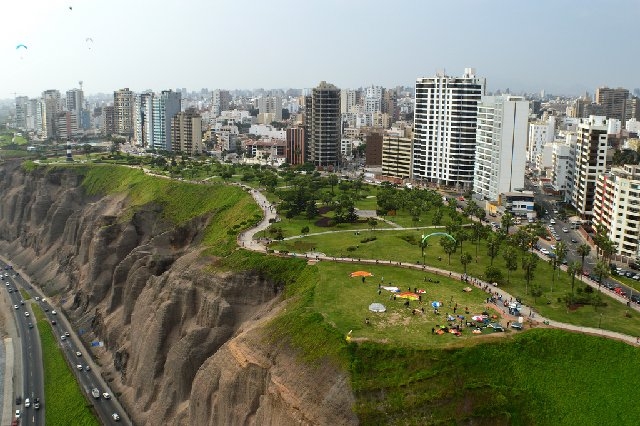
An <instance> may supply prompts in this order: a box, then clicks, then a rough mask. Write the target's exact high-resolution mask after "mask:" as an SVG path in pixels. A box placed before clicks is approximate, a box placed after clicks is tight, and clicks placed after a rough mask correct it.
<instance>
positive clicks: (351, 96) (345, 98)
mask: <svg viewBox="0 0 640 426" xmlns="http://www.w3.org/2000/svg"><path fill="white" fill-rule="evenodd" d="M355 106H356V91H355V90H354V89H342V90H340V113H341V114H346V113H350V112H352V109H353V107H355Z"/></svg>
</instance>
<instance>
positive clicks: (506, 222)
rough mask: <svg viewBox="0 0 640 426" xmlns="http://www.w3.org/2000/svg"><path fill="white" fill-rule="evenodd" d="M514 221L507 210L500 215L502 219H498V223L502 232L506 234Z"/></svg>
mask: <svg viewBox="0 0 640 426" xmlns="http://www.w3.org/2000/svg"><path fill="white" fill-rule="evenodd" d="M514 223H515V221H514V219H513V215H512V214H511V213H509V212H507V213H505V214H503V215H502V219H501V220H500V225H501V226H502V229H503V230H504V233H505V234H506V235H509V228H511V227H512V226H513V224H514Z"/></svg>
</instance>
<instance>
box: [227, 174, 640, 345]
mask: <svg viewBox="0 0 640 426" xmlns="http://www.w3.org/2000/svg"><path fill="white" fill-rule="evenodd" d="M240 186H242V187H243V188H244V189H245V190H247V191H248V192H250V193H251V195H252V196H253V199H254V200H255V201H256V203H258V205H259V206H260V208H261V209H262V211H263V213H264V216H263V218H262V220H261V221H260V222H259V223H257V224H256V226H255V227H253V228H251V229H247V230H245V231H244V232H242V233H241V234H239V235H238V246H240V247H243V248H245V249H247V250H253V251H259V252H264V253H266V252H267V244H268V243H269V241H270V240H269V239H267V238H262V239H255V238H254V237H255V236H256V234H257V233H259V232H261V231H264V230H266V229H267V228H268V227H269V225H271V222H273V221H277V220H278V215H277V213H276V209H275V207H274V206H273V205H272V204H271V203H269V201H268V200H267V198H266V197H265V196H264V195H263V194H262V193H261V192H260V191H258V190H256V189H253V188H251V187H249V186H246V185H242V184H240ZM429 228H432V227H429ZM398 229H407V230H408V229H423V228H421V227H418V228H402V227H399V228H398V227H396V228H383V229H380V231H385V230H386V231H397V230H398ZM338 232H354V230H353V229H351V230H337V231H326V232H318V233H315V234H307V235H304V236H303V235H298V236H293V237H288V238H285V240H291V239H296V238H302V237H305V236H311V235H322V234H328V233H338ZM275 254H278V255H280V256H282V255H285V254H284V253H278V252H277V251H276V252H275ZM286 255H287V256H290V257H297V256H304V257H306V258H310V259H315V260H318V261H320V260H325V261H333V262H344V263H359V264H369V265H393V266H398V267H403V268H411V269H417V270H422V271H425V272H432V273H435V274H438V275H443V276H444V275H447V274H449V276H450V277H452V278H456V279H459V280H462V279H463V277H464V276H463V274H460V273H458V272H453V271H448V270H446V269H440V268H436V267H433V266H428V265H419V264H414V263H405V262H394V261H390V260H384V261H381V260H376V259H354V258H349V257H333V256H326V255H325V254H323V253H306V254H296V253H287V254H286ZM538 256H539V257H541V258H542V256H541V254H540V253H538ZM560 269H561V270H566V267H564V266H562V265H561V267H560ZM469 278H471V277H469ZM475 281H476V283H475V284H474V285H475V286H476V287H478V288H480V289H483V290H484V288H485V286H486V288H487V290H488V291H487V294H489V293H492V295H494V296H496V297H498V296H501V299H502V300H515V297H514V296H513V295H511V294H509V293H507V292H506V291H504V290H503V289H501V288H499V287H494V286H492V285H489V284H488V283H485V282H482V281H480V280H475ZM582 282H584V283H585V284H587V285H590V286H591V287H593V288H595V289H598V284H597V283H596V282H593V281H591V280H590V279H586V280H582ZM469 284H470V285H471V284H472V282H471V281H470V282H469ZM609 296H610V297H612V298H613V299H616V300H617V301H619V302H621V303H625V304H627V302H628V300H627V299H625V298H623V297H622V296H620V295H617V294H609ZM490 306H491V307H492V308H496V309H498V310H500V311H502V312H503V314H504V315H505V317H507V318H510V320H516V317H513V316H510V315H509V314H508V313H507V312H506V309H505V307H504V306H502V305H501V304H500V303H498V304H491V305H490ZM630 307H631V308H632V309H634V310H636V311H639V310H640V307H639V306H637V304H634V303H632V304H631V305H630ZM521 311H522V313H523V314H525V315H528V320H529V321H532V322H535V323H538V324H544V325H548V326H550V327H555V328H561V329H564V330H569V331H574V332H579V333H586V334H592V335H598V336H605V337H608V338H611V339H616V340H620V341H623V342H626V343H630V344H634V345H637V344H639V343H640V342H639V339H640V338H638V337H635V336H630V335H627V334H623V333H618V332H615V331H610V330H604V329H601V328H593V327H582V326H577V325H574V324H568V323H564V322H559V321H554V320H551V319H549V318H546V317H543V316H540V315H539V314H538V313H536V312H535V311H534V310H533V309H532V307H530V306H526V305H523V309H522V310H521Z"/></svg>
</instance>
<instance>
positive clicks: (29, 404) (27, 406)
mask: <svg viewBox="0 0 640 426" xmlns="http://www.w3.org/2000/svg"><path fill="white" fill-rule="evenodd" d="M29 407H31V401H29V398H25V399H24V408H29Z"/></svg>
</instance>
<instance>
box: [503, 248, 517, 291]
mask: <svg viewBox="0 0 640 426" xmlns="http://www.w3.org/2000/svg"><path fill="white" fill-rule="evenodd" d="M502 257H503V259H504V261H505V263H506V265H505V266H506V267H507V271H508V272H507V283H510V282H511V271H515V270H517V269H518V253H517V252H516V250H515V248H514V247H513V246H507V247H505V249H504V251H503V253H502Z"/></svg>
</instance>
